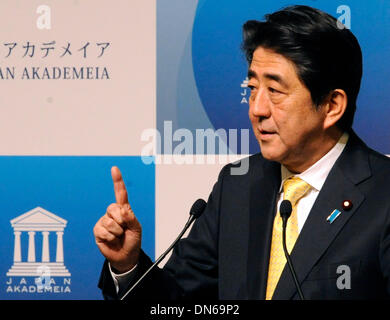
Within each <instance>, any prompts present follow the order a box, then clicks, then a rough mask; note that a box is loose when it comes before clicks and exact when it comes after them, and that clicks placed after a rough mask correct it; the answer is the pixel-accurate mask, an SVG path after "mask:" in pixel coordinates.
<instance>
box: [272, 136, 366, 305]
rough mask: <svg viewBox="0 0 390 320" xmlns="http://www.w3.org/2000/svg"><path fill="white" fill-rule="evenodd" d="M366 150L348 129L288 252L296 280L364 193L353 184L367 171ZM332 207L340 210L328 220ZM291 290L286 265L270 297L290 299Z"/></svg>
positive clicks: (351, 213)
mask: <svg viewBox="0 0 390 320" xmlns="http://www.w3.org/2000/svg"><path fill="white" fill-rule="evenodd" d="M366 150H367V149H366V147H365V146H364V144H363V142H361V141H360V139H359V138H357V136H356V135H355V134H353V133H351V134H350V138H349V142H348V144H347V146H346V147H345V149H344V151H343V153H342V155H341V156H340V158H339V159H338V160H337V162H336V163H335V165H334V167H333V168H332V170H331V172H330V173H329V176H328V178H327V179H326V181H325V184H324V185H323V187H322V190H321V192H320V194H319V195H318V197H317V200H316V201H315V203H314V205H313V208H312V210H311V211H310V214H309V216H308V218H307V220H306V222H305V224H304V226H303V228H302V230H301V232H300V234H299V237H298V239H297V242H296V243H295V246H294V249H293V251H292V253H291V259H292V262H293V265H294V268H295V271H296V273H297V277H298V281H299V282H300V283H302V282H303V280H304V279H305V278H306V276H307V275H308V274H309V272H310V271H311V269H312V268H313V267H314V265H315V264H316V263H317V261H318V260H319V259H320V258H321V256H322V255H323V254H324V253H325V251H326V249H327V248H328V247H329V246H330V244H331V243H332V241H333V240H334V238H335V237H336V236H337V234H338V233H339V232H340V231H341V230H342V228H343V226H344V225H345V224H346V223H347V222H348V220H349V219H350V218H351V217H352V215H353V214H354V213H355V212H356V210H357V209H358V208H359V206H360V205H361V203H362V202H363V201H364V195H363V194H362V193H361V192H360V191H359V189H358V188H357V186H356V185H357V184H358V183H360V182H361V181H363V180H365V179H367V178H368V177H369V176H370V175H371V171H370V168H369V163H368V155H367V151H366ZM344 200H350V201H351V202H352V204H353V207H352V209H351V210H350V211H344V210H343V208H342V203H343V201H344ZM334 209H338V210H340V211H341V214H340V215H339V217H338V218H337V219H335V220H334V221H333V223H332V224H330V223H329V222H328V221H326V219H327V217H328V216H329V215H330V214H331V213H332V211H333V210H334ZM294 294H296V288H295V285H294V282H293V279H292V276H291V274H290V270H288V266H287V265H286V266H285V268H284V270H283V272H282V274H281V277H280V280H279V283H278V285H277V286H276V289H275V292H274V296H273V299H275V300H278V299H283V300H285V299H291V298H293V296H294Z"/></svg>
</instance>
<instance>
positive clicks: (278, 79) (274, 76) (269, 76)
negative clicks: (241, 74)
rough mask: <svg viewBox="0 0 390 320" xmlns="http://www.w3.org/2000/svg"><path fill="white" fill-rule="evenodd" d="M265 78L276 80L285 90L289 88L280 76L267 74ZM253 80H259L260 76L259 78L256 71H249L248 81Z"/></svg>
mask: <svg viewBox="0 0 390 320" xmlns="http://www.w3.org/2000/svg"><path fill="white" fill-rule="evenodd" d="M263 76H264V77H265V78H267V79H270V80H274V81H276V82H278V83H279V84H280V85H282V86H283V87H285V88H288V85H287V83H286V82H285V81H284V80H283V78H282V77H281V76H280V75H278V74H275V73H265V74H264V75H263ZM252 78H256V79H257V78H258V76H257V73H256V72H255V71H254V70H252V69H249V70H248V79H252Z"/></svg>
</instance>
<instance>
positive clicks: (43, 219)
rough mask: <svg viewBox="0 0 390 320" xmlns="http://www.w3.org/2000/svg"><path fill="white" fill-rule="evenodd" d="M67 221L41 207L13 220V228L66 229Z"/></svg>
mask: <svg viewBox="0 0 390 320" xmlns="http://www.w3.org/2000/svg"><path fill="white" fill-rule="evenodd" d="M66 223H67V221H66V220H64V219H62V218H60V217H59V216H57V215H55V214H54V213H52V212H50V211H47V210H45V209H43V208H41V207H36V208H34V209H32V210H30V211H28V212H26V213H24V214H22V215H20V216H18V217H16V218H14V219H12V220H11V225H12V227H14V228H15V227H25V226H26V227H27V226H28V227H34V226H36V227H43V226H46V227H60V228H65V226H66Z"/></svg>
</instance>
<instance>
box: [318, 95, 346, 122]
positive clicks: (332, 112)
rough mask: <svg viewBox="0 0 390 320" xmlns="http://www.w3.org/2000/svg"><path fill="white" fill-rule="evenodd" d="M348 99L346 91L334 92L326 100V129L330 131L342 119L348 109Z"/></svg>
mask: <svg viewBox="0 0 390 320" xmlns="http://www.w3.org/2000/svg"><path fill="white" fill-rule="evenodd" d="M347 104H348V97H347V94H346V93H345V91H344V90H342V89H335V90H332V91H331V92H330V93H329V95H328V97H327V98H326V101H325V105H324V106H323V107H325V108H326V109H325V120H324V129H328V128H330V127H332V126H334V125H335V124H336V122H337V121H339V120H340V119H341V117H342V116H343V114H344V113H345V110H346V109H347Z"/></svg>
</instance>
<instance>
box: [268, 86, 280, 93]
mask: <svg viewBox="0 0 390 320" xmlns="http://www.w3.org/2000/svg"><path fill="white" fill-rule="evenodd" d="M268 90H269V92H271V93H278V92H279V91H278V90H276V89H274V88H271V87H269V88H268Z"/></svg>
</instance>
